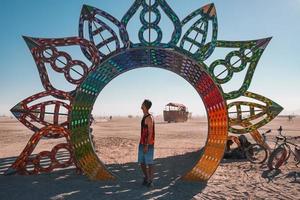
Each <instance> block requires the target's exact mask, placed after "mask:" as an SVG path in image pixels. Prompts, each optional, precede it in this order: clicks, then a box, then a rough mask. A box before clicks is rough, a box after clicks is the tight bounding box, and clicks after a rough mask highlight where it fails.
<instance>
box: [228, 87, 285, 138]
mask: <svg viewBox="0 0 300 200" xmlns="http://www.w3.org/2000/svg"><path fill="white" fill-rule="evenodd" d="M244 96H245V97H248V98H251V99H253V100H257V101H260V102H261V103H253V102H247V101H236V102H235V101H234V102H231V103H229V104H228V109H229V113H232V112H233V113H234V114H236V116H235V117H229V125H230V127H229V131H230V132H232V133H237V134H243V133H251V132H253V131H255V130H257V129H258V128H260V127H262V126H264V125H265V124H267V123H268V122H270V121H271V120H273V119H274V118H275V117H276V116H277V115H278V114H279V113H280V112H281V111H282V110H283V108H282V107H281V106H280V105H278V104H277V103H275V102H274V101H272V100H270V99H268V98H266V97H264V96H261V95H258V94H255V93H252V92H246V93H245V94H244ZM241 106H244V107H246V108H247V110H242V109H241ZM257 119H259V120H260V121H257ZM252 122H253V123H252Z"/></svg>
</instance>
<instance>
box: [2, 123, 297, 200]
mask: <svg viewBox="0 0 300 200" xmlns="http://www.w3.org/2000/svg"><path fill="white" fill-rule="evenodd" d="M280 125H282V126H283V128H284V134H285V135H287V136H288V137H289V139H290V141H292V142H295V143H297V144H300V139H299V136H300V117H297V118H295V119H293V121H291V122H289V121H288V120H287V119H286V118H277V119H275V120H274V121H272V122H271V123H270V124H268V125H267V126H265V127H263V128H264V129H263V130H261V131H264V130H267V129H272V132H271V133H270V134H268V137H267V139H268V141H269V144H270V145H271V146H273V143H272V141H273V140H274V137H275V135H276V134H277V131H276V129H277V128H278V127H279V126H280ZM139 131H140V118H121V117H113V119H112V120H108V119H104V118H97V119H96V123H95V124H93V133H94V135H95V140H96V148H97V154H98V156H99V157H100V159H101V160H102V161H103V162H104V163H105V164H106V166H107V167H108V169H109V170H111V172H113V173H114V174H115V175H116V176H117V177H118V181H114V182H100V181H97V182H93V181H90V180H88V179H87V178H86V177H85V176H84V175H77V174H76V173H75V170H74V168H69V169H63V170H57V171H54V172H52V173H44V174H39V175H34V176H21V175H13V176H4V175H3V172H4V171H5V170H6V169H7V168H8V167H9V166H10V165H11V164H12V163H13V161H14V160H15V159H16V157H17V156H18V155H19V154H20V152H21V151H22V150H23V148H24V147H25V145H26V143H27V142H28V140H29V138H30V137H31V135H32V132H31V131H29V130H28V129H27V128H26V127H24V126H23V125H22V124H20V123H19V122H18V121H17V120H15V119H11V118H7V117H2V118H1V119H0V199H5V200H7V199H18V200H19V199H28V200H29V199H30V200H31V199H53V200H54V199H76V200H77V199H78V200H79V199H101V200H102V199H175V200H176V199H178V200H184V199H293V200H295V199H300V170H299V169H300V168H297V167H296V166H295V161H294V158H293V156H291V158H290V160H289V162H288V163H287V165H285V166H283V167H282V168H281V170H280V171H269V170H268V169H267V167H266V166H265V165H254V164H251V163H250V162H248V161H246V160H223V161H222V163H221V164H220V166H219V167H218V169H217V171H216V173H215V174H214V175H213V176H212V177H211V179H210V180H209V181H208V182H207V183H194V182H185V181H182V180H181V179H180V177H181V176H182V175H184V174H185V173H186V172H187V171H188V170H189V169H190V168H191V167H192V166H193V164H195V162H196V161H197V160H198V158H199V154H200V153H201V149H202V147H203V146H204V144H205V141H206V134H207V133H206V132H207V122H206V119H205V118H196V119H192V120H190V121H188V122H187V123H176V124H174V123H172V124H168V123H164V122H162V120H161V119H160V118H157V119H156V149H155V162H156V165H155V167H156V170H155V185H154V187H153V188H151V189H148V188H145V187H143V186H141V179H142V174H141V171H140V169H139V166H138V165H137V163H136V158H137V145H138V141H139ZM297 136H298V139H295V138H297ZM247 137H248V138H249V135H247ZM62 141H63V140H62V139H59V140H57V139H56V140H52V139H47V140H42V141H40V143H39V144H38V146H37V147H36V149H35V151H34V153H38V152H40V151H42V150H50V149H51V148H52V147H53V146H54V145H55V144H57V143H59V142H62Z"/></svg>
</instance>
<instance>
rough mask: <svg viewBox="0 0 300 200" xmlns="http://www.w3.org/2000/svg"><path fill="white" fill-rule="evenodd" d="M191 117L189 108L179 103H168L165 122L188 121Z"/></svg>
mask: <svg viewBox="0 0 300 200" xmlns="http://www.w3.org/2000/svg"><path fill="white" fill-rule="evenodd" d="M188 117H189V112H188V109H187V107H186V106H185V105H183V104H179V103H168V104H167V105H166V106H165V110H164V121H165V122H168V123H170V122H186V121H187V120H188Z"/></svg>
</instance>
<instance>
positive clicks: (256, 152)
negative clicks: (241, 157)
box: [245, 144, 268, 164]
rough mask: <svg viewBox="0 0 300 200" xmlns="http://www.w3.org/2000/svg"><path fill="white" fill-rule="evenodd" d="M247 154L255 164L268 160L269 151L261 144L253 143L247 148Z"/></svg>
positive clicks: (248, 158)
mask: <svg viewBox="0 0 300 200" xmlns="http://www.w3.org/2000/svg"><path fill="white" fill-rule="evenodd" d="M245 155H246V158H247V160H249V161H250V162H251V163H254V164H261V163H264V162H265V161H266V160H267V157H268V151H267V149H266V148H265V147H264V146H262V145H260V144H251V145H250V146H249V147H248V148H247V149H246V150H245Z"/></svg>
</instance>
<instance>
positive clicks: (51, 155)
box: [9, 125, 74, 175]
mask: <svg viewBox="0 0 300 200" xmlns="http://www.w3.org/2000/svg"><path fill="white" fill-rule="evenodd" d="M50 133H56V134H59V135H61V137H65V139H66V143H60V144H57V145H56V146H54V147H53V148H52V150H51V151H41V152H40V153H38V154H37V155H35V156H33V155H32V152H33V150H34V149H35V147H36V145H37V144H38V142H39V141H40V139H41V138H42V137H44V136H47V135H49V134H50ZM60 149H64V150H67V151H68V154H69V155H68V156H67V157H68V158H67V160H65V161H63V162H62V161H60V160H58V159H57V153H58V151H59V150H60ZM42 158H47V159H49V160H50V163H48V164H47V165H48V166H42V165H41V159H42ZM73 158H74V157H73V149H72V146H71V144H70V133H69V130H68V129H65V128H63V127H61V126H54V125H49V126H46V127H44V128H42V129H40V131H38V132H36V133H34V134H33V135H32V137H31V138H30V140H29V141H28V143H27V145H26V147H25V148H24V150H23V151H22V153H21V154H20V155H19V157H18V158H17V160H16V161H15V162H14V163H13V164H12V166H11V167H10V170H9V171H11V170H15V171H17V172H18V173H19V174H27V175H28V174H38V173H40V172H51V171H53V170H54V169H56V168H65V167H69V166H70V165H72V164H73V163H74V160H73ZM30 165H33V169H29V166H30Z"/></svg>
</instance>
